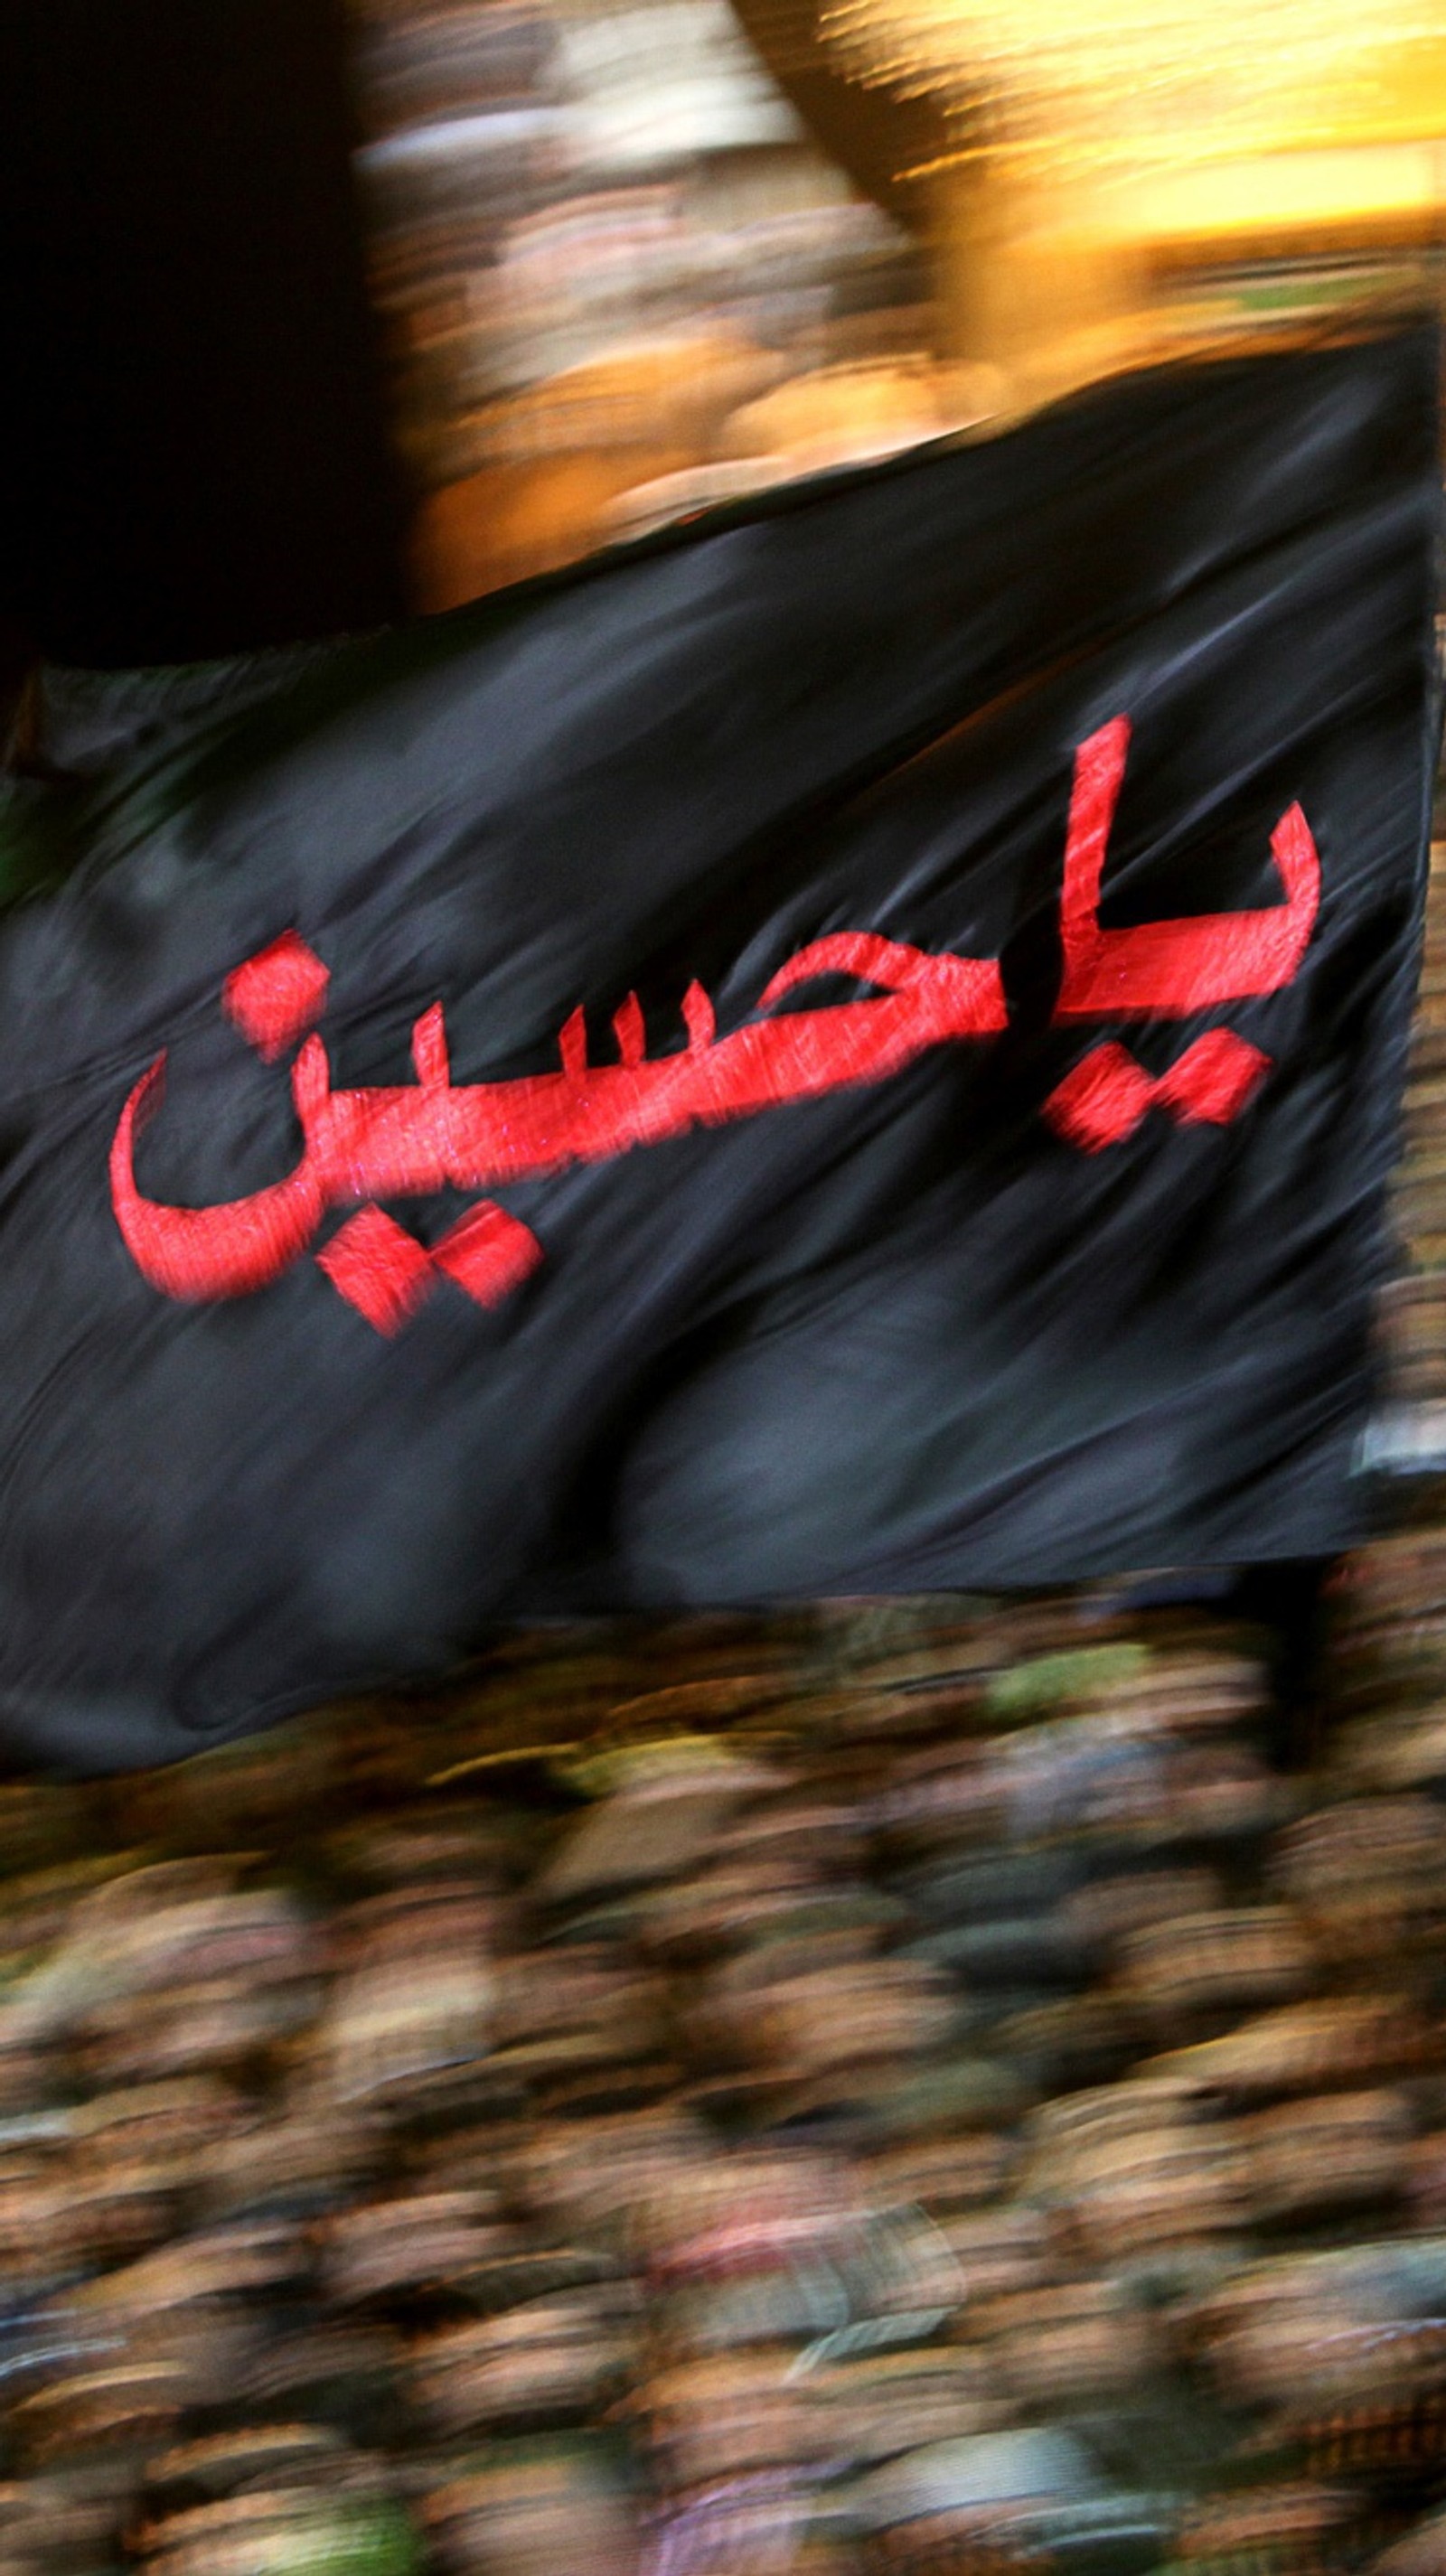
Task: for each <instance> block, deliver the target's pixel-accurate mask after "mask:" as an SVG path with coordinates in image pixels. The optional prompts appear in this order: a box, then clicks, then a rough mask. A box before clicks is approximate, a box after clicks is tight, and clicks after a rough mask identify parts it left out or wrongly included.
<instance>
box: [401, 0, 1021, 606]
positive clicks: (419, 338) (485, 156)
mask: <svg viewBox="0 0 1446 2576" xmlns="http://www.w3.org/2000/svg"><path fill="white" fill-rule="evenodd" d="M354 69H355V79H356V85H357V95H358V101H359V112H360V115H361V118H362V121H363V124H364V126H365V129H366V139H365V141H364V142H363V144H362V147H361V149H360V152H359V155H358V173H359V180H360V185H361V192H362V199H363V208H364V213H365V215H366V218H367V223H368V230H369V239H370V243H371V258H372V279H373V293H374V296H375V299H376V303H377V306H378V310H379V312H380V314H381V316H382V320H383V325H384V329H385V333H386V340H387V349H388V354H389V362H390V369H391V380H392V387H393V412H394V419H395V421H396V423H397V434H398V437H399V440H400V443H401V446H402V449H403V452H404V454H405V457H406V460H407V463H408V466H409V469H410V471H411V475H412V478H413V482H414V487H415V488H416V489H417V490H418V491H419V492H421V493H422V494H423V495H424V498H423V502H422V507H421V512H420V517H419V523H418V530H417V538H416V550H417V551H416V565H415V576H416V580H417V583H418V586H419V590H420V594H421V597H422V599H423V602H424V604H426V605H429V606H440V605H447V604H451V602H452V601H454V600H459V599H462V598H465V597H469V596H471V595H472V594H473V593H474V592H475V591H477V590H479V589H484V588H488V587H491V586H493V585H494V584H496V583H497V582H499V581H502V580H506V579H509V578H511V577H514V576H515V575H518V574H521V573H525V572H531V571H536V570H540V569H543V568H545V567H546V566H547V565H549V564H551V563H555V562H561V561H564V560H567V559H570V558H571V557H573V556H575V555H577V554H580V553H583V552H585V551H587V550H588V548H589V547H591V546H594V545H596V544H599V543H602V542H606V541H607V539H608V538H609V537H612V536H616V535H620V534H628V533H633V532H636V531H637V530H638V529H640V528H643V527H646V526H648V525H650V524H652V523H653V522H654V521H656V520H658V519H661V518H666V517H670V516H673V515H676V514H677V513H678V512H679V511H680V510H683V509H686V508H688V507H689V506H696V505H698V504H701V503H703V502H706V501H710V500H716V499H722V498H727V497H730V496H731V495H732V494H733V493H735V492H738V491H744V490H749V489H753V488H756V487H757V486H758V485H760V484H762V483H764V482H766V481H768V480H770V479H772V477H773V476H775V475H777V474H779V473H785V472H799V471H806V470H808V468H809V467H810V466H814V465H817V464H822V463H829V462H833V461H835V460H836V459H837V458H839V457H840V456H849V455H868V454H877V453H883V452H887V451H888V450H889V449H890V448H893V447H897V446H900V445H905V444H908V443H910V442H912V441H913V440H915V439H918V438H920V437H927V436H930V435H934V434H937V432H938V431H939V430H941V429H943V428H946V427H951V426H954V425H956V423H958V422H960V421H970V420H974V419H977V418H979V417H981V416H983V415H985V414H987V412H988V410H989V408H990V402H991V388H990V384H989V380H988V377H987V373H984V374H981V371H979V370H978V369H975V370H968V369H965V370H958V369H955V370H950V369H947V368H941V367H940V366H939V365H938V363H937V360H936V355H935V349H934V341H935V332H934V328H933V319H932V315H931V313H930V310H929V296H930V290H929V285H928V281H927V277H926V274H925V264H924V261H923V259H922V257H921V255H920V253H919V251H918V250H917V248H916V247H915V246H914V244H913V243H912V242H911V240H910V239H909V237H908V236H907V235H906V233H905V232H904V231H903V230H902V228H901V227H900V226H899V225H898V224H897V223H896V222H894V221H893V220H892V219H891V218H890V217H889V216H888V215H886V214H885V213H883V212H882V211H881V210H880V208H879V207H878V206H876V205H875V204H873V203H872V202H871V201H869V200H867V199H865V198H864V197H863V196H861V195H860V193H859V192H858V191H857V190H856V189H855V188H853V187H852V186H851V185H850V183H849V182H848V180H847V179H846V178H845V177H844V175H843V173H842V172H841V171H840V170H839V169H838V168H837V167H836V166H835V165H834V164H833V163H832V162H831V161H830V160H829V159H828V158H827V157H826V156H825V155H824V154H823V153H822V152H821V151H820V150H819V148H818V147H817V145H816V144H814V143H813V142H812V141H811V140H810V139H809V138H808V136H807V135H806V133H805V131H804V129H803V127H802V125H801V124H800V122H799V119H798V117H797V115H796V113H795V111H794V109H793V108H792V106H791V105H790V104H789V102H788V101H787V99H786V98H785V97H784V96H783V93H782V91H781V90H780V89H779V87H778V85H777V84H776V82H775V81H774V80H773V79H772V77H771V75H770V74H769V72H768V70H767V69H766V67H765V65H764V64H763V62H762V60H761V59H760V57H759V56H758V55H757V54H756V52H755V51H754V50H753V48H752V47H751V45H750V43H749V41H748V39H747V37H746V36H745V34H744V32H743V29H742V27H741V25H740V23H739V21H738V20H737V18H736V17H735V15H734V13H733V11H732V9H731V8H730V7H729V5H728V0H633V5H630V6H626V7H618V6H616V5H611V0H356V41H355V48H354Z"/></svg>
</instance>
